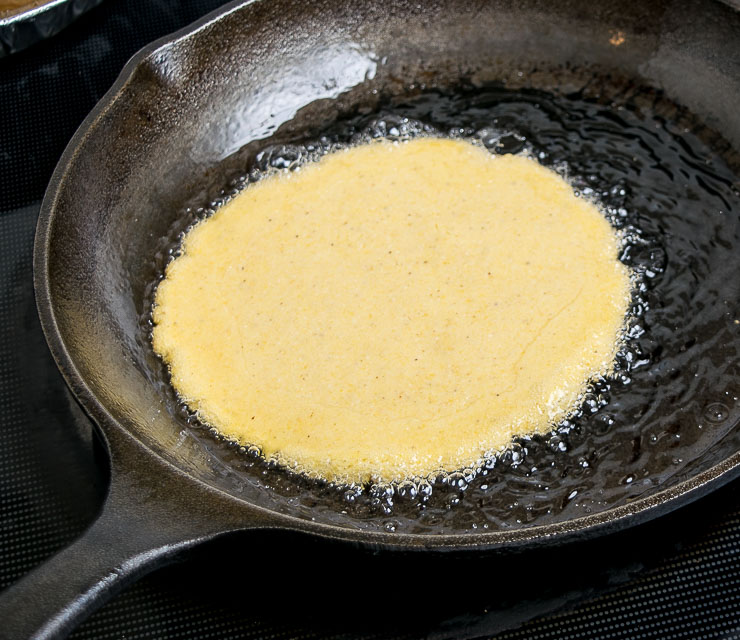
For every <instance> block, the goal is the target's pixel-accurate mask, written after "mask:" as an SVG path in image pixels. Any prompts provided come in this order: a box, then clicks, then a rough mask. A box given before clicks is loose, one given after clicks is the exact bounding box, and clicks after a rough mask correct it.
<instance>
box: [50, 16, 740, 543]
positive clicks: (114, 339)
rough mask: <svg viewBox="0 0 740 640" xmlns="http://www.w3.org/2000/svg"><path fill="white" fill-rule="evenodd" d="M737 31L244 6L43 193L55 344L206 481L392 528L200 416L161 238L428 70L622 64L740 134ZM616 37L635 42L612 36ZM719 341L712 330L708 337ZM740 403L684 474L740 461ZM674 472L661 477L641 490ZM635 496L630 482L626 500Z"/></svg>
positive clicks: (273, 503) (370, 526)
mask: <svg viewBox="0 0 740 640" xmlns="http://www.w3.org/2000/svg"><path fill="white" fill-rule="evenodd" d="M738 25H739V19H738V15H737V13H736V12H734V11H733V10H732V9H730V8H728V7H726V6H724V5H720V4H717V3H709V2H708V3H692V2H675V3H668V2H663V3H661V2H657V3H654V4H651V5H650V7H649V8H648V9H646V8H644V7H639V8H638V7H637V6H636V5H634V3H629V2H624V3H616V4H615V3H607V2H603V3H601V2H600V3H596V4H594V3H593V2H588V3H586V2H568V3H558V5H557V6H552V7H550V6H547V5H546V4H545V3H542V4H541V3H538V2H524V3H516V6H513V3H512V4H510V3H507V2H491V3H474V2H462V1H461V2H452V3H441V2H440V3H434V2H433V3H424V4H423V5H420V6H417V5H416V4H405V3H393V4H392V5H390V4H388V5H385V4H383V3H373V2H367V3H360V2H342V3H339V2H336V3H335V2H319V3H312V4H310V5H301V6H297V5H295V4H293V3H290V2H279V1H278V2H271V3H255V4H251V5H248V6H245V7H241V8H238V9H235V10H232V11H230V12H227V14H226V15H225V16H223V17H221V18H219V19H217V20H215V21H213V22H211V23H207V24H205V25H204V26H202V27H201V28H200V29H198V31H197V32H196V33H195V34H193V35H191V36H188V37H185V38H180V39H178V40H176V41H174V42H172V43H170V44H168V45H165V46H162V47H160V48H158V49H156V50H154V51H152V52H151V53H149V54H148V55H147V56H145V57H143V58H142V59H140V61H139V64H138V65H136V66H135V67H134V68H133V71H132V73H131V76H130V78H129V79H128V81H127V82H125V83H124V84H123V85H122V86H118V87H116V88H114V93H113V95H111V96H109V97H110V98H112V101H111V102H110V103H109V104H108V106H107V107H104V108H103V109H102V110H100V111H97V112H96V114H95V117H94V119H93V121H92V122H91V123H90V126H89V128H87V130H86V131H85V132H84V134H82V139H79V138H78V142H80V143H81V144H80V146H79V147H78V149H77V151H76V153H74V155H73V156H72V158H71V162H70V163H69V165H68V166H67V168H66V170H64V171H63V172H61V173H59V172H58V173H57V174H56V179H57V180H58V183H57V184H56V185H53V186H54V187H55V188H56V190H55V191H52V192H50V193H52V196H51V197H50V198H47V200H46V202H45V204H44V209H45V211H46V212H47V214H50V215H51V219H50V226H49V229H48V235H47V236H45V237H44V241H45V242H46V245H44V248H46V247H48V256H47V258H46V259H47V271H48V276H49V289H48V294H42V295H48V296H49V302H50V305H51V308H52V309H53V315H54V319H55V321H56V328H57V329H58V331H59V334H60V338H61V343H57V342H56V341H55V340H54V339H52V348H53V350H54V351H55V356H56V357H57V359H58V361H60V364H61V366H62V368H63V370H64V371H65V372H66V373H67V376H68V378H70V379H71V381H72V383H73V388H74V389H75V391H76V392H77V393H78V395H79V396H80V397H81V398H82V401H83V404H85V405H86V406H87V407H88V409H90V410H91V412H92V413H93V414H94V415H95V417H96V418H98V419H99V420H103V421H106V420H109V419H110V418H112V419H113V420H115V421H116V422H118V423H120V424H121V425H122V426H123V427H124V428H125V429H126V430H128V431H129V432H131V433H132V434H134V435H135V436H136V438H138V439H139V440H141V441H142V442H143V443H145V444H146V445H147V446H148V447H149V448H151V449H152V450H154V451H155V452H157V453H158V454H159V455H161V456H162V457H163V458H165V459H166V460H168V461H169V462H171V463H172V464H174V465H175V466H176V467H178V468H180V469H182V470H184V471H186V472H187V473H188V474H190V475H192V476H193V477H195V478H197V479H199V480H200V481H202V482H205V483H207V484H209V485H211V486H213V487H216V488H218V489H220V490H222V491H225V492H227V493H229V494H231V495H233V496H235V497H237V498H239V499H241V500H245V501H247V502H253V503H256V504H259V505H262V506H265V507H268V508H270V509H273V510H276V511H278V512H281V513H286V514H289V515H294V516H297V517H299V518H303V519H308V518H315V519H317V520H318V521H320V522H326V523H330V524H334V525H339V526H341V527H346V528H351V529H361V530H378V529H380V530H383V529H385V530H388V517H387V515H386V514H384V513H383V512H382V511H380V512H378V513H377V514H371V515H370V516H368V517H364V518H363V519H358V518H356V517H353V516H352V515H347V514H344V513H342V511H343V510H345V507H346V504H345V503H344V502H343V496H342V492H338V491H336V490H335V489H334V488H332V487H314V486H311V485H307V484H306V483H300V482H297V483H294V484H293V485H292V488H291V487H290V486H289V485H285V484H283V483H282V480H281V478H282V476H281V474H280V473H279V472H276V471H270V470H268V471H267V473H266V474H263V473H262V471H261V470H259V471H257V472H248V471H246V470H245V469H244V468H243V467H244V465H243V464H240V463H239V462H238V459H237V464H233V459H234V458H233V455H232V454H233V452H232V453H231V454H230V453H229V452H228V451H224V452H222V451H220V449H219V447H218V446H214V444H213V443H212V442H211V441H210V440H209V439H208V438H204V437H203V435H202V434H199V432H198V430H189V429H188V428H186V427H185V426H184V425H183V424H182V422H181V420H180V417H179V416H178V415H177V414H176V412H174V411H173V407H172V403H171V402H170V401H169V400H168V399H167V393H166V389H165V388H164V387H162V385H161V375H160V373H159V371H158V368H159V364H158V362H157V360H156V359H155V358H154V356H153V354H152V352H151V348H150V346H149V344H148V342H147V341H146V339H145V332H144V331H143V330H142V326H141V318H142V316H144V315H145V312H146V305H147V300H148V296H149V294H150V285H151V282H152V278H153V274H154V271H155V270H156V261H155V263H154V264H153V261H152V257H153V256H157V253H158V252H160V256H159V257H158V258H157V260H159V262H160V263H161V262H162V260H163V259H164V256H162V255H161V251H162V248H163V245H162V238H166V237H167V236H168V234H170V233H171V229H172V227H173V225H174V224H176V222H177V220H178V218H181V217H182V216H183V211H184V210H185V209H186V208H187V207H188V206H191V207H192V206H197V205H201V204H203V203H204V202H207V201H209V200H210V199H211V198H212V197H213V196H214V195H215V193H216V192H217V190H218V189H220V188H222V187H223V186H224V176H233V175H237V174H239V173H243V171H244V167H245V166H247V165H248V163H249V161H250V159H251V158H253V157H254V155H255V153H256V152H257V151H258V150H259V149H261V148H262V147H264V146H265V145H267V144H268V143H269V142H275V141H290V140H293V139H299V138H301V137H303V136H305V135H306V134H307V132H310V131H314V130H320V129H321V126H322V125H323V124H325V123H327V122H333V121H335V120H337V119H338V118H340V117H341V116H343V115H345V114H348V113H350V112H352V111H353V110H354V109H355V108H356V107H357V106H358V105H371V106H372V105H375V104H376V103H377V101H378V96H383V95H400V94H405V93H409V92H413V91H414V90H415V89H414V87H416V88H418V86H419V85H420V84H423V85H425V86H426V87H442V88H445V87H454V86H457V85H459V84H460V82H461V79H464V80H466V81H467V82H468V83H470V84H473V85H476V84H487V83H489V82H497V83H501V84H504V85H506V86H510V87H533V88H541V89H549V90H558V91H560V92H564V91H570V90H577V89H581V88H583V87H584V86H586V85H589V84H590V85H591V90H592V91H593V92H594V93H595V94H598V93H601V92H608V91H609V90H610V89H609V87H608V85H606V84H604V85H598V84H597V86H595V87H594V86H593V84H594V83H593V80H594V75H593V74H594V70H595V69H600V70H602V71H601V73H604V74H606V73H607V72H609V71H611V72H612V77H613V78H621V79H623V78H627V79H637V80H638V81H639V83H640V84H642V85H650V86H654V87H658V88H660V89H662V90H663V91H664V92H665V94H666V95H667V96H668V97H669V98H670V99H671V100H673V101H675V102H677V103H679V104H681V105H684V106H685V107H687V108H688V109H690V110H691V111H692V112H693V113H694V114H696V116H697V117H698V118H699V120H700V121H702V122H703V123H705V124H706V125H708V126H709V127H710V128H712V129H715V130H718V131H721V134H722V136H723V138H724V140H726V141H727V142H728V143H729V145H731V146H732V147H734V148H739V147H740V121H738V119H737V118H736V116H735V109H736V107H735V105H736V104H738V98H740V51H738V47H737V44H736V43H737V37H738V33H740V31H739V28H740V27H739V26H738ZM620 34H621V35H620ZM616 36H618V37H623V38H624V43H623V44H620V45H619V46H616V45H614V44H613V42H614V38H615V37H616ZM718 51H721V52H722V55H721V56H719V55H716V54H717V52H718ZM687 78H688V79H690V81H687ZM620 82H622V80H616V81H615V83H616V85H617V86H619V84H620ZM717 140H718V138H716V137H715V138H714V141H715V142H717ZM725 151H726V152H727V155H728V156H729V157H732V156H733V152H732V151H731V149H729V148H728V147H726V148H725ZM736 217H737V216H736ZM729 222H732V223H733V224H736V223H737V221H731V220H730V221H729ZM730 272H732V270H731V269H730ZM725 284H726V285H727V287H728V288H727V289H726V290H725V291H722V292H721V293H722V294H723V295H725V296H726V297H728V299H730V300H732V301H736V300H737V298H738V296H737V284H736V283H733V282H731V281H730V282H726V283H725ZM733 291H734V297H730V296H731V295H732V292H733ZM728 313H729V314H730V315H728V316H727V318H725V321H726V322H725V324H724V325H721V326H715V327H714V329H713V331H720V330H721V331H732V330H733V326H732V325H731V323H732V322H733V319H734V318H735V315H734V314H735V310H734V309H732V308H728ZM720 322H722V319H720ZM45 324H46V327H45V328H46V330H47V333H50V332H51V331H50V330H51V329H52V328H51V327H50V326H49V321H48V319H46V320H45ZM707 330H708V329H707ZM676 331H681V327H677V328H676ZM737 335H738V332H737V330H735V333H734V336H735V337H736V338H737ZM712 338H713V336H709V335H706V333H705V335H701V336H700V337H699V340H702V341H706V342H710V341H711V339H712ZM733 348H734V349H735V351H733V350H732V349H733ZM736 349H737V342H735V343H734V345H727V346H726V347H725V348H724V352H722V349H720V350H719V351H718V352H717V357H718V358H719V360H718V362H717V363H716V364H717V366H724V365H725V364H726V363H727V361H728V358H732V357H733V355H736V353H737V352H736ZM723 353H724V357H722V355H723ZM687 375H688V374H687ZM735 379H737V377H736V372H735ZM81 383H82V384H81ZM735 389H736V388H735ZM735 395H737V393H735ZM93 397H94V398H95V399H96V400H93ZM716 400H717V398H716V397H715V396H713V395H711V394H710V395H707V396H706V397H704V396H702V397H697V398H694V399H692V403H691V404H692V407H693V408H698V410H699V411H700V412H701V411H704V410H705V409H706V408H707V406H708V405H709V404H712V403H713V402H714V403H715V404H716ZM733 402H734V401H728V403H727V404H726V406H725V409H726V410H727V415H726V416H724V417H723V419H722V423H723V425H724V427H723V432H722V437H719V438H718V439H717V442H716V444H715V445H713V446H712V447H710V448H708V449H707V448H705V447H703V448H702V449H701V450H697V451H695V452H694V458H693V459H692V460H691V461H690V463H689V464H687V466H686V467H684V468H683V470H682V472H681V473H679V474H675V475H674V476H673V477H672V479H671V481H670V483H671V484H673V485H676V486H677V485H678V483H681V482H683V481H687V480H690V479H691V478H693V477H695V476H696V475H697V474H699V473H701V472H704V471H706V470H708V469H711V468H713V467H715V465H718V464H723V465H724V466H723V467H722V470H723V471H727V472H729V471H731V469H732V468H734V467H737V464H738V462H737V460H736V459H735V458H733V457H732V456H733V455H735V456H736V452H737V451H738V442H737V434H736V431H737V430H736V429H732V428H731V427H732V425H733V424H734V422H735V421H736V420H737V409H736V407H735V406H732V403H733ZM98 403H99V404H98ZM694 405H696V407H694ZM720 411H721V410H720ZM105 414H107V415H108V416H110V418H108V417H107V416H106V415H105ZM692 415H693V414H692ZM687 462H688V461H687ZM717 473H719V471H717ZM276 485H279V486H281V487H282V489H281V490H280V491H275V490H273V488H274V487H275V486H276ZM265 486H267V487H269V488H270V489H268V490H267V491H266V490H265V489H264V487H265ZM665 486H666V485H661V486H658V485H657V484H654V485H650V487H649V488H648V489H645V490H644V493H642V497H649V496H653V495H654V494H656V492H657V491H659V490H660V489H662V488H665ZM286 487H287V488H286ZM689 487H690V484H688V485H686V487H685V488H689ZM678 493H680V491H678ZM636 495H637V494H636V493H635V492H634V491H633V490H632V489H631V488H630V487H629V486H627V485H625V488H624V496H623V500H622V503H623V504H625V503H628V502H630V500H634V499H635V497H636ZM675 495H678V494H675ZM675 495H674V497H675ZM461 513H462V512H461ZM551 521H552V520H551ZM530 524H532V525H536V524H547V520H546V519H545V520H543V521H541V522H540V521H536V522H532V523H530ZM410 525H411V527H412V528H411V529H407V531H409V530H412V531H413V530H414V529H413V522H411V523H410ZM391 526H393V525H391ZM469 527H470V522H469V520H468V519H467V518H465V517H464V514H463V516H461V517H458V518H455V517H453V518H450V519H448V520H445V522H444V523H440V524H437V525H434V524H432V525H431V526H429V525H425V526H424V528H423V530H422V528H419V529H418V532H420V533H425V534H437V533H470V528H469ZM484 535H490V534H484Z"/></svg>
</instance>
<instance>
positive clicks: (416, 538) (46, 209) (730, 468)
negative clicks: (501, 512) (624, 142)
mask: <svg viewBox="0 0 740 640" xmlns="http://www.w3.org/2000/svg"><path fill="white" fill-rule="evenodd" d="M265 1H267V0H233V1H232V2H229V3H227V4H225V5H223V6H222V7H220V8H218V9H216V10H215V11H212V12H210V13H208V14H206V15H205V16H203V17H202V18H200V19H198V20H196V21H195V22H193V23H191V24H190V25H188V26H186V27H184V28H182V29H179V30H178V31H175V32H174V33H172V34H169V35H167V36H164V37H162V38H159V39H157V40H155V41H153V42H151V43H150V44H148V45H146V46H144V47H143V48H142V49H140V50H139V51H138V52H136V53H135V54H134V55H133V56H132V57H131V58H130V59H129V61H128V62H127V63H126V64H125V65H124V67H123V68H122V70H121V72H120V73H119V75H118V77H117V78H116V80H115V82H114V83H113V84H112V86H111V87H110V89H108V91H107V92H106V93H105V94H104V95H103V97H102V98H101V99H100V100H99V101H98V102H97V104H96V105H95V106H94V107H93V109H92V110H91V111H90V113H89V114H88V115H87V116H86V117H85V119H84V120H83V121H82V123H81V124H80V126H79V127H78V129H77V130H76V131H75V133H74V135H73V136H72V138H71V139H70V141H69V143H68V144H67V146H66V148H65V149H64V152H63V153H62V155H61V157H60V159H59V161H58V163H57V165H56V167H55V169H54V172H53V174H52V177H51V179H50V181H49V185H48V187H47V189H46V192H45V194H44V197H43V200H42V203H41V208H40V211H39V217H38V221H37V225H36V233H35V239H34V247H33V283H34V292H35V297H36V305H37V309H38V313H39V319H40V321H41V327H42V331H43V333H44V337H45V339H46V341H47V344H48V346H49V349H50V351H51V354H52V356H53V358H54V361H55V363H56V365H57V368H58V369H59V371H60V372H61V374H62V376H63V378H64V381H65V383H66V384H67V386H68V387H69V389H70V390H71V391H72V393H73V395H74V396H75V398H76V399H77V400H78V402H79V403H80V405H81V406H82V408H83V409H84V410H85V412H86V413H87V414H88V415H89V416H90V417H91V418H92V421H93V423H94V424H95V428H96V429H97V430H98V431H99V432H100V433H102V435H103V436H104V439H105V441H106V444H107V445H108V449H109V454H110V451H111V444H110V439H109V438H108V437H107V433H108V430H113V431H115V432H117V433H119V434H122V435H124V436H126V437H127V438H128V439H129V440H130V441H131V442H132V443H134V444H135V445H136V446H137V447H138V448H139V449H140V450H141V451H142V452H144V453H146V454H147V455H148V456H151V457H153V458H155V459H156V461H157V462H158V463H159V464H161V465H163V466H164V467H166V468H167V470H168V471H169V472H170V473H171V474H173V475H174V476H179V477H180V480H181V481H183V482H184V485H183V486H184V487H186V486H188V483H190V484H191V485H192V484H195V485H197V486H198V487H199V488H200V489H201V490H206V491H207V492H208V493H216V494H219V495H220V496H221V497H222V498H227V499H228V501H229V502H231V503H232V504H233V505H234V506H235V507H238V508H240V509H241V510H242V512H243V513H244V514H248V513H250V512H251V513H252V514H253V515H255V516H259V517H260V518H261V519H264V520H265V521H267V522H268V523H269V526H274V527H275V528H285V529H287V530H292V531H297V532H305V533H309V534H312V535H317V536H319V537H322V538H328V539H334V540H343V541H348V542H359V543H362V544H368V545H372V546H374V547H377V548H385V549H394V550H407V551H408V550H414V549H422V550H432V549H434V550H438V551H447V552H450V551H459V550H468V549H471V550H477V551H486V550H493V549H503V548H504V547H505V548H506V549H507V550H518V549H521V548H525V547H534V546H540V545H544V544H555V543H564V542H570V541H574V540H578V539H585V538H592V537H596V536H599V535H604V534H608V533H615V532H617V531H620V530H622V529H626V528H628V527H632V526H636V525H638V524H641V523H644V522H647V521H648V520H652V519H653V518H657V517H659V516H661V515H664V514H667V513H669V512H671V511H673V510H674V509H677V508H679V507H681V506H684V505H686V504H689V503H690V502H693V501H694V500H697V499H699V498H701V497H702V496H704V495H706V494H708V493H710V492H711V491H713V490H715V489H718V488H719V487H721V486H723V485H724V484H726V483H728V482H730V481H731V480H733V479H735V478H737V477H739V476H740V451H736V452H735V453H734V454H732V455H731V456H729V457H727V458H725V459H724V460H722V461H721V462H719V463H717V464H715V465H713V466H712V467H710V468H709V469H706V470H705V471H702V472H701V473H699V474H696V475H694V476H692V477H690V478H688V479H686V480H683V481H681V482H679V483H677V484H675V485H673V486H671V487H668V488H666V489H662V490H659V491H657V492H655V493H652V494H650V495H648V496H642V497H639V498H636V499H635V500H634V501H632V502H629V503H627V504H623V505H620V506H617V507H612V508H609V509H606V510H604V511H600V512H598V513H595V514H589V515H585V516H580V517H577V518H572V519H569V520H565V521H562V522H556V523H551V524H546V525H535V526H531V527H522V528H520V529H514V530H498V531H490V530H485V531H481V530H477V531H476V532H475V533H460V534H434V533H433V534H413V533H387V532H383V531H372V530H364V529H352V528H350V527H344V526H340V525H334V524H326V523H322V522H316V521H312V520H307V519H302V518H299V517H296V516H292V515H288V514H284V513H280V512H279V511H277V510H273V509H270V508H267V507H262V506H259V505H256V504H254V503H252V502H250V501H248V500H245V499H242V498H237V497H236V496H234V495H232V494H230V493H229V492H227V491H225V490H223V489H220V488H218V487H216V486H214V485H212V484H209V483H207V482H205V481H203V480H201V479H199V478H197V477H195V476H193V475H191V474H190V473H187V472H186V471H183V470H182V469H181V468H179V467H178V466H177V465H175V464H173V463H172V462H170V461H169V460H167V459H166V458H164V457H163V456H161V455H160V454H159V453H157V452H156V451H155V450H154V449H152V448H151V447H149V446H148V445H146V444H145V443H144V442H143V441H142V440H140V439H139V438H138V437H137V436H136V434H134V433H132V432H131V431H129V430H128V429H127V428H125V427H124V426H123V425H122V424H120V423H119V422H118V420H117V419H116V418H115V417H114V416H113V415H112V414H111V413H110V412H109V411H108V409H107V408H106V407H105V405H103V403H102V402H100V401H99V400H98V398H97V397H96V395H95V394H94V393H93V392H92V391H91V389H90V387H88V385H87V383H86V381H85V379H84V377H83V376H82V375H81V374H80V373H79V371H78V369H77V367H76V366H75V361H74V358H73V356H72V355H71V354H70V352H69V350H68V349H67V346H66V345H65V343H64V340H63V339H62V336H61V332H60V330H59V326H58V323H57V320H56V315H55V312H54V306H53V302H52V296H51V291H50V275H49V269H48V266H49V265H48V256H49V247H50V245H51V229H52V225H53V224H54V220H55V213H56V202H57V200H58V196H59V194H60V193H61V192H62V190H63V188H64V183H65V178H66V176H67V174H68V172H69V171H70V170H71V169H72V164H73V162H74V160H75V159H76V158H77V157H78V154H80V153H82V152H83V151H84V146H85V143H86V141H87V138H88V136H89V134H90V132H91V131H92V130H94V128H95V127H96V125H98V123H99V121H100V120H101V118H102V116H104V115H105V114H106V113H107V111H108V110H109V109H110V108H111V107H112V106H113V105H114V104H115V102H116V100H118V99H119V97H120V96H121V95H122V94H123V93H124V92H125V91H126V90H127V88H128V87H129V85H130V82H131V80H132V78H133V76H134V74H135V72H136V70H137V69H138V68H139V66H140V65H142V64H144V63H146V62H147V61H148V60H150V59H151V58H153V57H154V55H155V54H157V53H159V52H163V51H165V50H166V49H168V48H170V47H174V46H177V45H182V46H187V44H188V41H190V40H192V39H193V38H196V37H197V36H198V34H199V33H201V32H202V31H203V30H205V29H206V28H207V27H209V26H211V25H213V24H217V23H218V22H220V21H221V20H223V19H225V18H226V17H227V16H228V15H230V14H232V13H234V12H236V11H239V10H244V9H245V8H246V7H249V6H250V5H253V4H258V3H260V2H265ZM720 2H724V0H720ZM152 62H154V61H153V60H152ZM124 464H125V461H124ZM191 488H192V487H191ZM243 528H244V529H249V528H250V522H249V521H248V520H246V521H245V523H244V526H243ZM226 530H227V526H226V525H225V526H224V531H226Z"/></svg>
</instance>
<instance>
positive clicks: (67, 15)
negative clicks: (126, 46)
mask: <svg viewBox="0 0 740 640" xmlns="http://www.w3.org/2000/svg"><path fill="white" fill-rule="evenodd" d="M101 2H102V0H48V1H47V2H38V1H37V2H26V3H25V6H24V5H21V6H19V8H18V10H17V11H16V10H8V11H7V12H0V58H2V57H4V56H8V55H10V54H12V53H16V52H18V51H22V50H23V49H26V48H27V47H30V46H31V45H32V44H35V43H37V42H39V41H40V40H44V39H46V38H50V37H51V36H53V35H56V34H57V33H59V32H60V31H61V30H62V29H64V28H65V27H66V26H67V25H69V24H71V23H72V22H74V21H75V20H76V19H77V18H79V17H80V16H81V15H82V14H83V13H85V12H86V11H88V10H90V9H92V8H93V7H95V6H97V5H99V4H100V3H101ZM4 13H7V15H3V14H4Z"/></svg>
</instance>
